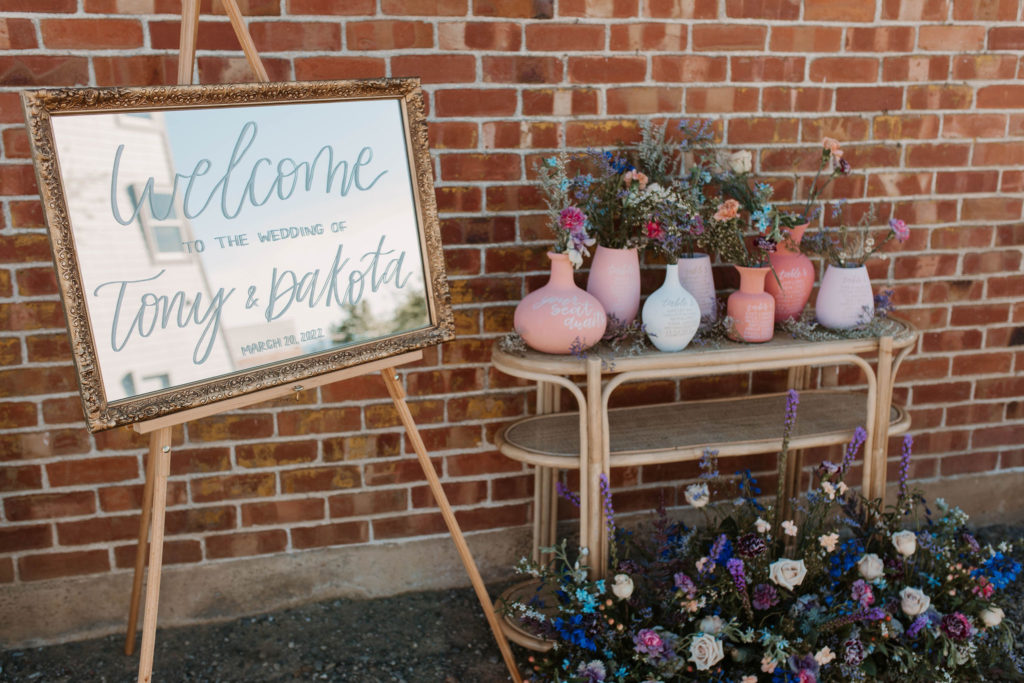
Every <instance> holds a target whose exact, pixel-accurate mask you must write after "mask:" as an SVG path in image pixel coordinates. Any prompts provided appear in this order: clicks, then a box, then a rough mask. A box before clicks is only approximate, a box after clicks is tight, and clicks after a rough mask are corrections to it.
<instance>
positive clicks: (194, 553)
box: [114, 539, 203, 569]
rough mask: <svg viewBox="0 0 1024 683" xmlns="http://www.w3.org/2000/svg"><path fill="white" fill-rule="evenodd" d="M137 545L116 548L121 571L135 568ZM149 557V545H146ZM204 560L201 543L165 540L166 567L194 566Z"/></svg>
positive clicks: (115, 559) (117, 564) (164, 559)
mask: <svg viewBox="0 0 1024 683" xmlns="http://www.w3.org/2000/svg"><path fill="white" fill-rule="evenodd" d="M136 549H137V545H136V544H133V545H122V546H118V547H116V548H114V564H115V565H116V566H117V567H118V568H119V569H129V568H132V567H134V566H135V553H136ZM145 552H146V554H147V557H148V553H149V544H148V543H147V544H146V551H145ZM202 559H203V548H202V546H201V545H200V543H199V541H193V540H181V539H164V554H163V563H164V565H171V564H193V563H196V562H201V561H202Z"/></svg>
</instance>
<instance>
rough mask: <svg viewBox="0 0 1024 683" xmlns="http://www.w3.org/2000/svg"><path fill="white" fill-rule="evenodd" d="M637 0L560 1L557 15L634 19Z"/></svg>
mask: <svg viewBox="0 0 1024 683" xmlns="http://www.w3.org/2000/svg"><path fill="white" fill-rule="evenodd" d="M638 2H639V0H560V2H559V3H558V13H559V14H560V15H562V16H566V17H601V18H608V19H610V18H615V17H617V18H626V17H635V16H636V14H637V10H638Z"/></svg>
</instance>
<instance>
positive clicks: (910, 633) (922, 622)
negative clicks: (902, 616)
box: [907, 614, 929, 639]
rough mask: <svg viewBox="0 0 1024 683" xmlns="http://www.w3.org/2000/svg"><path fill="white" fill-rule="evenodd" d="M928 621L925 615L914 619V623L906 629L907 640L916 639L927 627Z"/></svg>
mask: <svg viewBox="0 0 1024 683" xmlns="http://www.w3.org/2000/svg"><path fill="white" fill-rule="evenodd" d="M928 621H929V620H928V615H927V614H922V615H920V616H919V617H918V618H917V619H914V623H912V624H911V625H910V626H909V627H908V628H907V638H911V639H913V638H917V635H918V634H919V633H920V632H921V630H922V629H924V627H925V626H927V625H928Z"/></svg>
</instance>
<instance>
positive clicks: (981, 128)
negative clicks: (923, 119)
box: [942, 114, 1006, 163]
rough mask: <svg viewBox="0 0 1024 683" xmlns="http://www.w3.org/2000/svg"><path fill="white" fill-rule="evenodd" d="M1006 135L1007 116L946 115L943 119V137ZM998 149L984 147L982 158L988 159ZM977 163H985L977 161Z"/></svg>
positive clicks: (992, 136)
mask: <svg viewBox="0 0 1024 683" xmlns="http://www.w3.org/2000/svg"><path fill="white" fill-rule="evenodd" d="M1005 135H1006V115H1005V114H946V115H944V116H943V117H942V137H946V138H1001V137H1004V136H1005ZM1000 146H1001V145H1000ZM997 149H999V147H997V146H984V147H982V148H981V151H982V152H983V154H982V158H983V159H984V158H987V155H988V154H990V153H991V152H992V151H993V150H997ZM975 156H977V153H976V155H975ZM975 163H985V162H984V161H981V160H979V159H975Z"/></svg>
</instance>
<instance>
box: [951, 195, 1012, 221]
mask: <svg viewBox="0 0 1024 683" xmlns="http://www.w3.org/2000/svg"><path fill="white" fill-rule="evenodd" d="M1021 208H1022V201H1021V199H1019V198H1014V197H969V198H965V199H964V201H963V208H962V209H961V217H962V218H963V220H965V221H981V220H986V221H1013V220H1018V221H1019V220H1020V219H1021Z"/></svg>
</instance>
